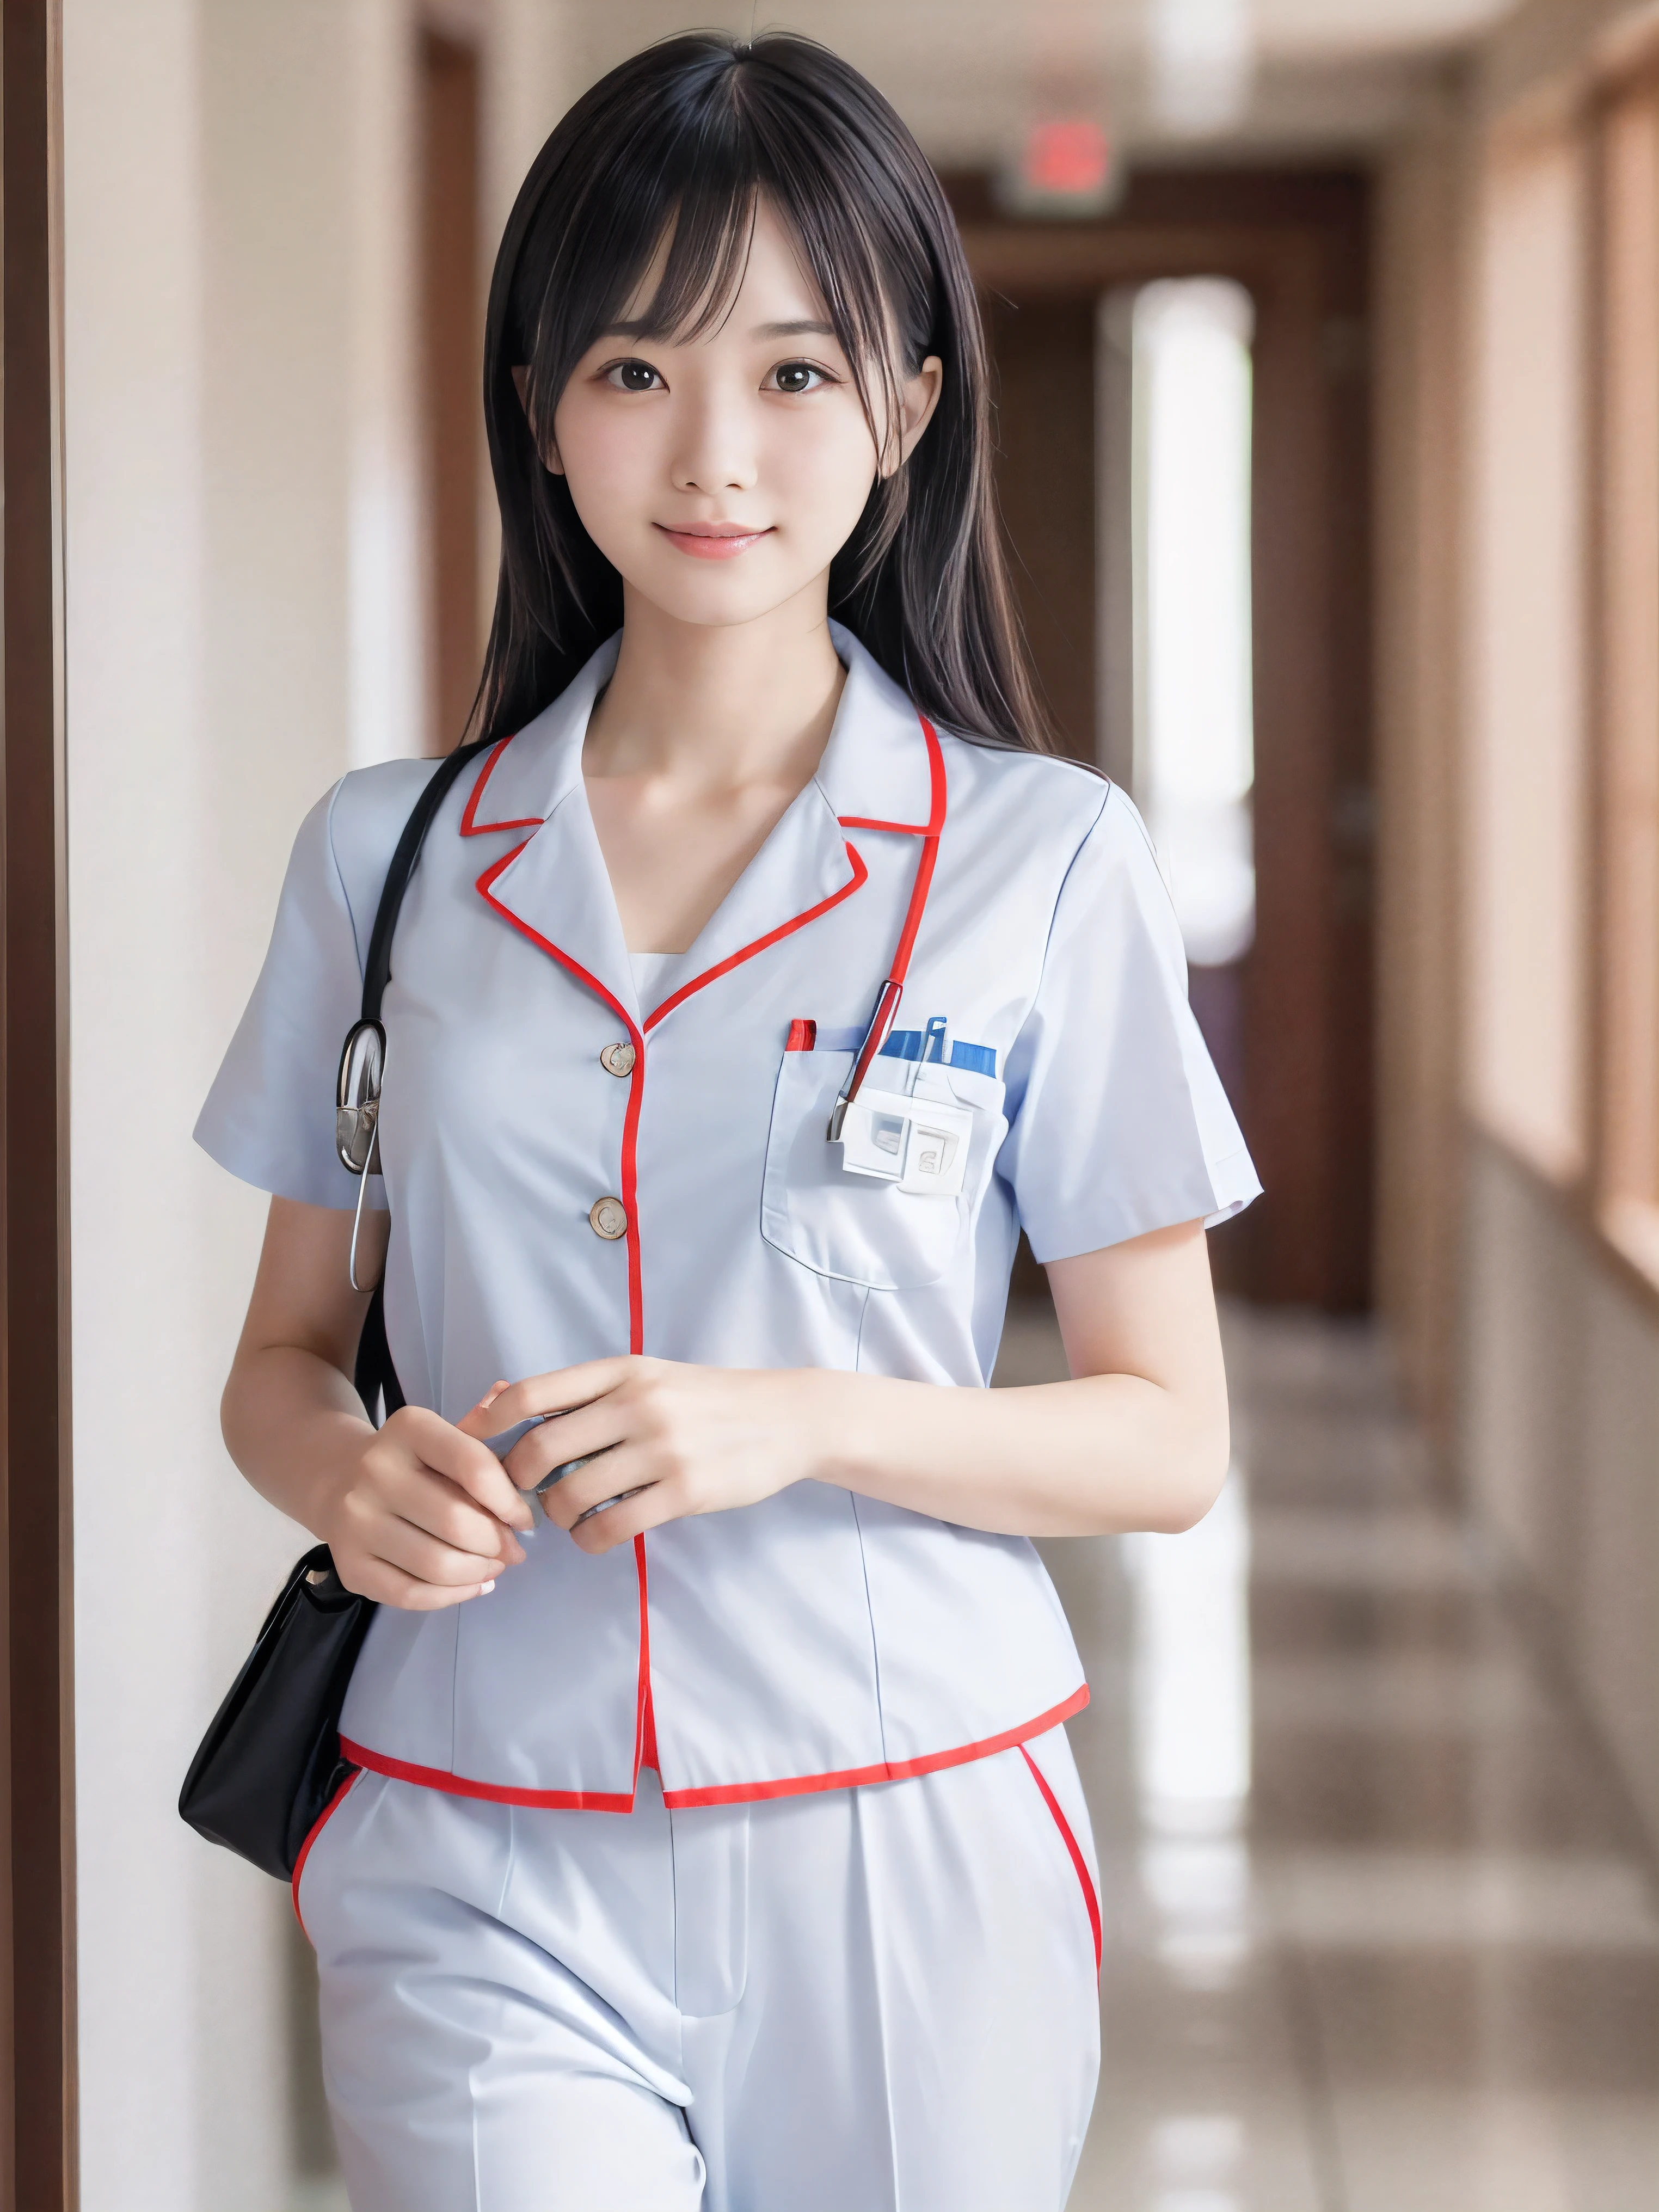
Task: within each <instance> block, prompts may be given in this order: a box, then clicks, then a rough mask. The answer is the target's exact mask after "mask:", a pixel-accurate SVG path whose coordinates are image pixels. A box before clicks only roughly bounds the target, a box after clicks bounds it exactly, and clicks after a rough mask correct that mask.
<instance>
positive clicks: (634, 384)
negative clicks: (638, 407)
mask: <svg viewBox="0 0 1659 2212" xmlns="http://www.w3.org/2000/svg"><path fill="white" fill-rule="evenodd" d="M605 380H606V382H607V383H610V384H614V385H615V386H616V387H617V391H618V392H654V391H656V390H657V388H658V387H659V385H660V384H661V382H662V379H661V378H660V377H659V375H658V374H657V372H656V370H655V369H654V368H652V366H651V364H650V362H648V361H619V362H616V363H615V364H614V365H613V366H612V367H611V368H609V369H607V370H606V371H605Z"/></svg>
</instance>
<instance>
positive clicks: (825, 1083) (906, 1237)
mask: <svg viewBox="0 0 1659 2212" xmlns="http://www.w3.org/2000/svg"><path fill="white" fill-rule="evenodd" d="M877 1065H878V1067H885V1066H889V1065H890V1063H888V1062H884V1061H878V1063H877ZM852 1066H853V1054H851V1053H850V1052H787V1053H785V1054H784V1055H783V1065H782V1066H781V1067H780V1068H779V1070H778V1081H777V1088H776V1090H775V1091H774V1093H773V1097H772V1127H771V1130H770V1132H769V1135H768V1138H767V1142H766V1175H765V1180H764V1183H763V1188H762V1192H761V1234H762V1235H763V1237H765V1239H766V1241H767V1243H769V1244H771V1245H774V1246H775V1247H776V1249H778V1250H779V1251H780V1252H783V1253H787V1255H788V1256H789V1258H790V1259H792V1260H798V1261H799V1262H800V1264H801V1265H802V1267H811V1269H812V1271H813V1272H814V1273H816V1274H819V1275H833V1276H836V1278H838V1279H840V1280H841V1281H842V1282H848V1283H861V1284H863V1285H866V1287H867V1288H868V1289H871V1290H876V1291H915V1290H921V1288H923V1287H924V1285H927V1284H928V1283H936V1282H938V1281H939V1279H940V1277H941V1276H942V1275H944V1274H945V1273H946V1272H947V1271H948V1269H949V1268H950V1266H951V1261H953V1260H954V1259H955V1257H956V1256H957V1250H958V1248H959V1247H960V1245H961V1243H962V1242H963V1237H964V1235H965V1232H966V1231H967V1229H968V1226H969V1223H971V1221H972V1220H973V1218H974V1215H975V1212H977V1211H978V1208H979V1201H980V1197H981V1194H982V1192H983V1191H984V1188H985V1182H986V1178H987V1176H988V1175H989V1173H990V1169H991V1163H992V1161H993V1160H994V1159H995V1158H996V1155H997V1150H998V1147H999V1146H1000V1144H1001V1142H1002V1139H1003V1138H1004V1136H1005V1135H1006V1133H1007V1126H1008V1125H1007V1123H1006V1121H1004V1120H1003V1118H1002V1085H1001V1084H1000V1082H999V1081H998V1080H997V1079H996V1077H995V1076H994V1075H981V1074H979V1073H976V1072H975V1071H973V1070H971V1069H968V1068H960V1067H940V1066H938V1065H937V1064H933V1065H930V1066H927V1067H925V1068H922V1069H920V1070H919V1071H918V1073H917V1079H916V1095H917V1096H918V1097H937V1098H939V1099H946V1100H950V1101H951V1102H952V1103H955V1104H957V1105H958V1106H966V1107H968V1108H969V1109H971V1111H972V1115H973V1133H972V1136H971V1137H970V1139H969V1151H968V1169H967V1173H966V1175H965V1176H964V1177H963V1187H962V1194H961V1196H960V1197H959V1198H923V1197H919V1196H916V1195H915V1194H912V1193H910V1192H908V1191H902V1190H900V1189H898V1188H896V1186H895V1185H894V1184H892V1183H890V1182H877V1181H875V1180H874V1179H872V1177H870V1176H858V1175H848V1174H847V1173H846V1171H845V1170H843V1169H842V1164H841V1147H840V1146H839V1145H832V1144H830V1143H829V1138H828V1132H829V1116H830V1115H831V1113H832V1112H833V1111H834V1109H835V1103H836V1099H837V1097H839V1096H840V1094H841V1088H842V1085H843V1084H844V1083H845V1082H846V1080H847V1079H848V1075H849V1074H850V1073H851V1072H852Z"/></svg>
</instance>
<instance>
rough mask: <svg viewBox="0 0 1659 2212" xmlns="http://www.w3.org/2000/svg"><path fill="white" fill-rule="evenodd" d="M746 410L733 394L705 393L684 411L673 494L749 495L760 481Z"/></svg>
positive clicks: (675, 462) (698, 396) (675, 460)
mask: <svg viewBox="0 0 1659 2212" xmlns="http://www.w3.org/2000/svg"><path fill="white" fill-rule="evenodd" d="M747 417H748V410H747V409H746V408H745V407H744V403H743V400H742V398H740V397H739V396H738V394H736V393H732V392H702V393H700V394H698V395H696V397H695V398H692V399H691V400H690V404H688V405H687V406H686V408H685V409H684V413H683V415H682V417H681V421H682V424H683V429H682V435H681V438H680V441H679V443H678V447H676V450H675V454H674V460H673V465H672V471H671V474H672V478H673V484H674V489H675V490H676V491H700V492H705V493H712V494H719V493H720V492H726V491H750V490H752V489H753V488H754V486H755V483H756V482H757V479H758V476H759V465H758V460H757V455H756V452H755V441H754V438H753V435H752V434H751V426H750V423H749V422H748V419H747Z"/></svg>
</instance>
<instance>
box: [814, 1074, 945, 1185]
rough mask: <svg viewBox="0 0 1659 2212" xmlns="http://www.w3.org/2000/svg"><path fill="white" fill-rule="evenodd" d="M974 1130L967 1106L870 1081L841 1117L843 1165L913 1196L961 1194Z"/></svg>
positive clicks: (849, 1172)
mask: <svg viewBox="0 0 1659 2212" xmlns="http://www.w3.org/2000/svg"><path fill="white" fill-rule="evenodd" d="M973 1133H974V1116H973V1110H972V1109H971V1108H969V1107H967V1106H953V1105H945V1104H944V1103H942V1102H940V1101H939V1100H936V1099H933V1098H915V1097H907V1095H906V1094H905V1093H904V1092H903V1091H872V1090H871V1089H870V1088H869V1087H868V1085H866V1087H865V1089H864V1090H862V1091H860V1093H859V1095H858V1097H856V1098H854V1100H853V1101H852V1103H850V1104H849V1105H848V1107H847V1108H846V1109H845V1111H844V1113H843V1114H842V1124H841V1139H840V1142H841V1164H842V1167H843V1168H844V1169H845V1170H846V1171H847V1173H848V1175H861V1176H878V1177H879V1178H880V1179H881V1181H882V1182H896V1184H897V1185H898V1187H899V1188H900V1189H901V1190H902V1191H907V1192H908V1193H909V1194H911V1195H912V1196H913V1197H915V1198H958V1197H960V1196H961V1194H962V1184H963V1176H965V1175H966V1173H967V1170H968V1146H969V1139H971V1138H972V1136H973Z"/></svg>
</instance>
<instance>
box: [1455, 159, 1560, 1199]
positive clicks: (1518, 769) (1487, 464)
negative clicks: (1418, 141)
mask: <svg viewBox="0 0 1659 2212" xmlns="http://www.w3.org/2000/svg"><path fill="white" fill-rule="evenodd" d="M1482 187H1483V188H1482V192H1481V199H1480V233H1479V255H1480V270H1479V289H1478V294H1477V321H1476V328H1475V331H1474V334H1473V336H1474V347H1473V377H1472V385H1471V391H1470V405H1469V412H1468V425H1469V435H1470V441H1471V449H1472V459H1473V465H1474V482H1473V485H1472V500H1471V522H1472V538H1473V544H1472V551H1473V555H1474V560H1473V576H1472V583H1471V590H1470V605H1469V610H1468V615H1469V671H1470V679H1471V693H1472V696H1471V700H1470V708H1471V711H1470V715H1469V720H1468V747H1467V751H1466V757H1465V762H1464V775H1465V778H1466V784H1465V801H1466V804H1465V808H1464V823H1465V834H1466V836H1467V851H1466V853H1465V855H1464V860H1465V866H1464V871H1463V876H1464V885H1465V901H1466V903H1465V908H1464V931H1465V949H1466V958H1467V966H1466V969H1465V976H1464V984H1465V1000H1464V1003H1465V1006H1466V1008H1467V1021H1466V1059H1465V1067H1464V1086H1465V1094H1466V1097H1467V1099H1468V1105H1469V1108H1470V1109H1471V1111H1472V1113H1473V1114H1474V1116H1475V1118H1476V1119H1477V1120H1478V1121H1480V1122H1481V1123H1482V1124H1483V1125H1484V1126H1485V1127H1487V1128H1488V1129H1490V1130H1491V1131H1492V1133H1494V1134H1496V1135H1497V1136H1498V1137H1499V1138H1500V1139H1502V1140H1503V1141H1504V1143H1505V1144H1507V1145H1508V1146H1510V1148H1511V1149H1512V1150H1514V1151H1516V1152H1519V1153H1520V1154H1521V1155H1522V1157H1523V1158H1526V1159H1527V1160H1528V1161H1529V1162H1530V1163H1531V1164H1533V1165H1534V1167H1535V1168H1537V1169H1538V1170H1540V1171H1541V1173H1543V1174H1544V1175H1547V1176H1550V1177H1551V1178H1553V1179H1554V1180H1557V1181H1559V1182H1571V1181H1572V1180H1573V1179H1574V1178H1576V1177H1577V1176H1579V1175H1580V1174H1581V1173H1582V1172H1583V1165H1584V1161H1585V1156H1586V1152H1587V1143H1586V1134H1587V1133H1586V1127H1585V1121H1586V1116H1585V1111H1584V1097H1583V1093H1584V1082H1583V1078H1584V1055H1585V1037H1586V1008H1585V989H1584V975H1585V946H1586V930H1587V921H1586V911H1585V908H1586V885H1585V868H1584V829H1585V814H1584V809H1585V769H1586V719H1587V718H1586V704H1585V701H1586V671H1585V653H1584V634H1585V597H1584V584H1583V577H1584V572H1585V553H1586V544H1585V526H1584V513H1585V492H1586V486H1587V476H1586V420H1587V409H1586V392H1585V378H1584V373H1583V356H1584V335H1583V334H1584V330H1585V310H1586V297H1585V251H1584V228H1585V223H1586V220H1587V203H1586V191H1585V175H1584V162H1583V155H1582V153H1581V151H1580V149H1579V146H1578V143H1577V140H1576V139H1575V138H1571V137H1565V136H1562V135H1557V134H1554V133H1539V132H1532V133H1529V134H1527V135H1524V136H1521V135H1516V136H1515V137H1508V136H1500V137H1498V139H1497V140H1496V141H1495V142H1494V143H1493V144H1492V148H1491V149H1490V150H1489V153H1488V156H1487V162H1486V173H1485V176H1484V178H1483V179H1482Z"/></svg>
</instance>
